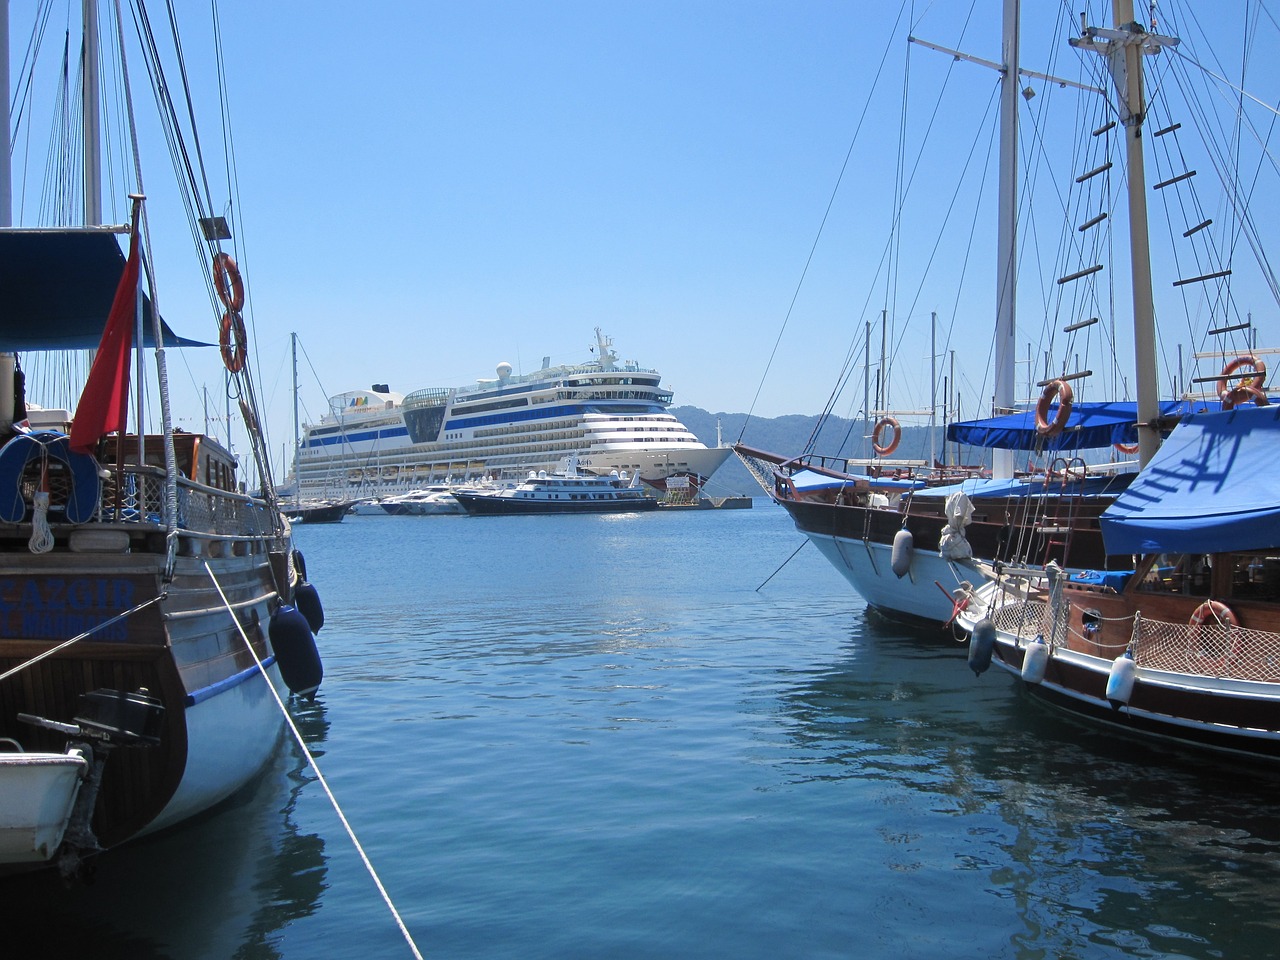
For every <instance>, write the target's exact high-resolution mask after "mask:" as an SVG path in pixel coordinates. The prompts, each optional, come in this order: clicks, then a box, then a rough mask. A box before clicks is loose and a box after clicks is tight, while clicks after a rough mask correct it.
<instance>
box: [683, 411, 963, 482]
mask: <svg viewBox="0 0 1280 960" xmlns="http://www.w3.org/2000/svg"><path fill="white" fill-rule="evenodd" d="M671 413H672V414H673V415H674V416H675V417H676V419H677V420H679V421H680V422H681V423H683V424H684V425H685V426H686V427H688V428H689V429H690V430H692V431H693V433H694V434H695V435H696V436H697V438H698V439H699V440H701V441H702V442H703V443H705V444H706V445H707V446H709V447H714V446H715V445H716V441H717V426H718V428H719V431H718V434H719V438H720V441H721V442H723V443H724V444H726V445H732V444H734V443H737V442H739V440H741V442H742V443H745V444H746V445H747V446H749V447H755V448H756V449H757V450H765V451H768V452H769V453H781V454H786V455H787V456H797V455H799V454H800V453H802V452H803V451H804V449H805V446H806V445H807V444H808V442H809V438H810V437H811V436H812V435H813V431H814V428H815V427H816V426H817V424H818V417H816V416H804V415H803V414H789V415H787V416H784V417H772V418H769V417H755V416H753V417H750V418H748V416H747V414H745V413H708V412H707V411H706V410H703V409H702V408H700V407H672V408H671ZM744 424H745V425H746V432H745V433H744V432H743V425H744ZM865 432H867V430H866V428H865V427H864V425H863V423H862V421H859V420H846V419H844V418H843V417H834V416H833V417H828V418H827V421H826V424H825V425H824V426H823V428H822V433H821V435H820V436H819V439H818V443H817V448H816V450H815V451H814V452H815V453H819V454H824V455H828V456H867V455H868V454H869V453H870V449H869V445H864V444H863V443H862V438H863V434H864V433H865ZM941 432H942V431H941V428H939V430H938V434H939V438H938V442H939V443H941ZM928 444H929V428H928V427H907V426H904V427H903V429H902V442H901V443H900V444H899V446H898V449H897V450H895V451H894V454H893V456H894V459H903V460H927V459H928V456H929V454H928ZM708 492H709V493H712V494H713V495H720V496H723V495H725V494H729V493H741V494H749V495H750V496H753V497H758V496H763V495H764V491H763V490H762V489H761V488H760V484H759V483H757V482H756V480H755V478H754V477H752V476H751V474H750V473H749V472H748V471H747V468H746V467H744V466H743V465H742V461H741V460H739V459H738V458H737V457H736V456H734V457H730V458H729V459H728V460H727V461H725V465H724V466H723V467H721V468H720V469H719V470H717V471H716V475H715V477H713V478H712V481H711V485H710V487H709V488H708Z"/></svg>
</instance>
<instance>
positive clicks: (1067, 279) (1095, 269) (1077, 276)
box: [1058, 263, 1102, 284]
mask: <svg viewBox="0 0 1280 960" xmlns="http://www.w3.org/2000/svg"><path fill="white" fill-rule="evenodd" d="M1101 269H1102V264H1100V263H1099V264H1096V265H1094V266H1092V267H1086V268H1085V269H1083V270H1077V271H1076V272H1075V273H1069V274H1067V275H1066V276H1065V277H1059V278H1058V283H1059V284H1064V283H1070V282H1071V281H1072V280H1079V279H1080V278H1081V277H1088V276H1091V275H1092V274H1095V273H1097V272H1098V271H1099V270H1101Z"/></svg>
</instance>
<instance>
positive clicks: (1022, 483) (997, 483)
mask: <svg viewBox="0 0 1280 960" xmlns="http://www.w3.org/2000/svg"><path fill="white" fill-rule="evenodd" d="M1133 476H1134V473H1133V472H1132V471H1130V472H1129V473H1114V474H1108V475H1105V476H1098V475H1095V474H1090V475H1089V476H1087V477H1084V478H1083V479H1081V480H1070V481H1068V482H1065V483H1064V481H1063V480H1061V479H1058V478H1056V477H1055V478H1053V479H1049V478H1046V477H1045V476H1044V475H1043V474H1040V475H1038V476H1034V477H1014V478H1013V479H1010V480H993V479H990V478H981V477H973V478H971V479H968V480H961V481H960V482H959V483H949V484H946V485H945V486H938V487H928V488H927V489H924V490H920V491H918V492H916V493H915V494H913V497H914V499H916V500H920V499H923V498H925V497H936V498H940V499H944V500H945V499H946V498H947V497H949V496H950V495H951V494H953V493H965V494H967V495H968V496H969V498H970V499H974V498H976V497H992V498H995V497H1043V496H1046V495H1047V496H1058V495H1060V494H1062V493H1063V492H1066V493H1070V494H1071V495H1073V496H1078V497H1079V496H1106V495H1108V494H1115V493H1116V492H1118V491H1119V490H1122V489H1123V488H1124V487H1125V486H1126V485H1127V484H1128V483H1129V480H1130V479H1131V478H1132V477H1133Z"/></svg>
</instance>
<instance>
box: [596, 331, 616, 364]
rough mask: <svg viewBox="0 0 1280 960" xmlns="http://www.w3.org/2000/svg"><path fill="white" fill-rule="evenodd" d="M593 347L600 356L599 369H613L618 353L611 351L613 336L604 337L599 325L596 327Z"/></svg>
mask: <svg viewBox="0 0 1280 960" xmlns="http://www.w3.org/2000/svg"><path fill="white" fill-rule="evenodd" d="M593 349H595V350H596V351H597V353H596V355H597V356H598V357H599V358H600V369H602V370H613V369H614V364H615V363H616V362H617V360H618V355H617V354H616V353H614V352H613V337H606V336H605V335H604V334H603V333H602V332H601V330H600V328H599V327H596V345H595V347H594V348H593Z"/></svg>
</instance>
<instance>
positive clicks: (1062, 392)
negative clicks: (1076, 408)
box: [1036, 380, 1076, 437]
mask: <svg viewBox="0 0 1280 960" xmlns="http://www.w3.org/2000/svg"><path fill="white" fill-rule="evenodd" d="M1055 397H1056V398H1057V399H1058V412H1057V413H1056V414H1055V415H1054V418H1053V419H1052V420H1050V419H1049V405H1050V404H1051V403H1053V400H1054V398H1055ZM1075 399H1076V398H1075V393H1074V391H1072V389H1071V384H1069V383H1067V381H1065V380H1050V381H1049V382H1048V383H1047V384H1045V388H1044V392H1043V393H1042V394H1040V402H1039V403H1037V404H1036V433H1038V434H1039V435H1040V436H1042V437H1056V436H1057V435H1058V434H1060V433H1061V432H1062V431H1063V430H1064V429H1065V428H1066V426H1067V420H1068V419H1069V418H1070V417H1071V407H1072V405H1073V404H1074V403H1075Z"/></svg>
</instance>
